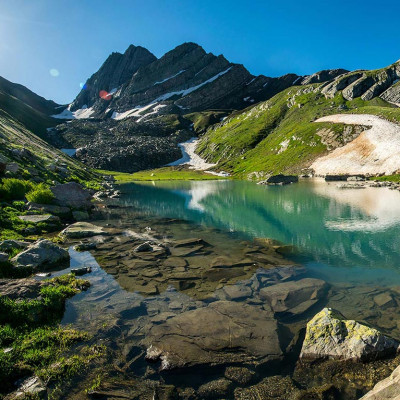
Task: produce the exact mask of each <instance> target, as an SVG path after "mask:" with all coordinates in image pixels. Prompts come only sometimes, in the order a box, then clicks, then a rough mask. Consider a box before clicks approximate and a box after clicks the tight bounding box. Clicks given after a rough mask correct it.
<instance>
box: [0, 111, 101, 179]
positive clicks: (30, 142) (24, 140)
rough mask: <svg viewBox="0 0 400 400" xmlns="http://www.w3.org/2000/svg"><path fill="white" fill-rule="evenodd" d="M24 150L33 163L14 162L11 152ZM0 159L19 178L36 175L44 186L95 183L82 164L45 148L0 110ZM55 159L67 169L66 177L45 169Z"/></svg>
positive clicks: (88, 170) (93, 174)
mask: <svg viewBox="0 0 400 400" xmlns="http://www.w3.org/2000/svg"><path fill="white" fill-rule="evenodd" d="M22 148H25V149H27V150H29V151H30V152H31V153H32V154H33V159H32V160H28V159H20V158H17V157H16V156H15V155H14V154H13V152H12V150H13V149H22ZM0 155H3V156H5V157H6V158H7V159H8V160H9V161H10V162H15V163H18V164H19V165H20V167H21V169H22V170H23V172H22V174H23V178H25V179H29V178H31V177H32V173H33V174H37V175H38V176H39V177H40V178H42V179H43V180H44V181H45V182H49V183H50V182H51V181H58V182H67V181H76V182H81V183H83V184H86V183H87V182H95V181H97V180H98V177H97V176H96V174H95V173H94V171H91V170H90V169H89V168H87V167H86V166H84V165H83V164H82V163H80V162H78V161H77V160H74V159H72V158H70V157H68V156H66V155H65V154H64V153H63V152H61V151H60V150H58V149H56V148H55V147H53V146H51V145H49V144H48V143H46V142H45V141H44V140H42V139H40V138H39V137H38V136H36V135H35V134H33V133H32V132H31V131H29V130H28V129H27V128H25V126H23V125H22V124H21V123H20V122H19V121H17V120H16V119H14V118H12V117H11V116H10V115H9V114H8V113H7V112H5V111H3V110H1V109H0ZM56 159H58V163H59V164H60V163H63V164H65V165H66V168H67V169H68V175H67V176H61V175H60V174H59V173H58V172H57V171H51V170H50V169H49V165H50V164H53V163H54V162H55V160H56Z"/></svg>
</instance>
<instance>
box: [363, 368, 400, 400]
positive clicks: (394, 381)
mask: <svg viewBox="0 0 400 400" xmlns="http://www.w3.org/2000/svg"><path fill="white" fill-rule="evenodd" d="M399 398H400V366H399V367H397V368H396V369H395V370H394V371H393V372H392V374H391V375H390V376H389V377H387V378H386V379H384V380H382V381H380V382H378V383H377V384H376V385H375V387H374V388H373V389H372V390H370V391H369V392H368V393H367V394H366V395H365V396H363V397H362V398H361V399H360V400H398V399H399Z"/></svg>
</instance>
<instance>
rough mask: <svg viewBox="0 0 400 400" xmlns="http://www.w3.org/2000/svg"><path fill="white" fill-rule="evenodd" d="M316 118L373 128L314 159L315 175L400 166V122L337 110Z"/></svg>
mask: <svg viewBox="0 0 400 400" xmlns="http://www.w3.org/2000/svg"><path fill="white" fill-rule="evenodd" d="M315 122H333V123H337V124H349V125H364V126H369V127H370V128H369V129H367V130H365V131H364V132H362V133H361V134H360V135H359V136H358V137H357V138H356V139H354V140H353V141H352V142H350V143H348V144H346V145H345V146H343V147H340V148H337V149H335V150H334V151H332V152H331V153H329V154H328V155H327V156H324V157H320V158H318V159H317V160H315V161H314V163H313V164H312V165H311V168H313V169H314V171H315V174H316V175H327V174H387V175H388V174H392V173H394V172H396V171H398V170H400V125H399V124H395V123H393V122H389V121H386V120H385V119H383V118H379V117H377V116H375V115H369V114H336V115H329V116H326V117H322V118H319V119H318V120H316V121H315Z"/></svg>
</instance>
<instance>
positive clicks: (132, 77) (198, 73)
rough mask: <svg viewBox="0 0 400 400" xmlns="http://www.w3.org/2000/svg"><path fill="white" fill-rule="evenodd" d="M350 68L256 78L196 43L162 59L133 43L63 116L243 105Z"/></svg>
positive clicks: (102, 70) (95, 77)
mask: <svg viewBox="0 0 400 400" xmlns="http://www.w3.org/2000/svg"><path fill="white" fill-rule="evenodd" d="M345 72H347V71H346V70H340V69H338V70H329V71H321V72H319V73H316V74H313V75H310V76H306V77H302V76H298V75H296V74H287V75H284V76H282V77H278V78H270V77H266V76H264V75H259V76H254V75H252V74H250V72H249V71H248V70H247V69H246V68H245V67H244V66H243V65H240V64H234V63H231V62H229V61H228V60H227V59H226V58H225V57H224V56H223V55H219V56H215V55H214V54H212V53H207V52H206V51H205V50H204V49H203V48H202V47H201V46H199V45H197V44H195V43H184V44H182V45H180V46H177V47H176V48H175V49H173V50H171V51H169V52H168V53H166V54H165V55H164V56H162V57H161V58H159V59H157V58H156V57H155V56H154V55H153V54H151V53H150V52H149V51H148V50H146V49H144V48H142V47H135V46H133V45H131V46H130V47H129V48H128V49H127V50H126V52H125V53H124V54H120V53H113V54H111V55H110V56H109V57H108V58H107V60H106V61H105V63H104V64H103V65H102V66H101V68H100V69H99V70H98V71H97V72H96V73H95V74H93V75H92V77H91V78H89V79H88V81H87V82H86V84H85V85H84V87H83V89H82V91H81V92H80V93H79V94H78V96H77V98H76V99H75V100H74V101H73V102H72V103H71V105H70V106H69V107H68V110H67V111H65V112H64V113H62V114H61V115H59V117H60V118H62V117H64V118H74V117H75V118H102V119H104V118H112V119H116V120H120V119H125V118H128V117H130V118H135V119H136V120H139V121H141V120H143V119H144V118H147V117H148V116H149V117H154V116H155V115H158V114H171V113H174V114H186V113H190V112H196V111H204V110H209V109H243V108H246V107H248V106H249V105H251V104H255V103H257V102H259V101H262V100H266V99H268V98H270V97H272V96H273V95H275V94H276V93H278V92H280V91H281V90H283V89H285V88H287V87H289V86H292V85H294V84H308V83H313V82H323V81H326V80H330V79H332V78H334V77H336V76H338V75H340V74H343V73H345Z"/></svg>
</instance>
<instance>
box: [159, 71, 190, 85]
mask: <svg viewBox="0 0 400 400" xmlns="http://www.w3.org/2000/svg"><path fill="white" fill-rule="evenodd" d="M185 71H186V69H182V70H181V71H179V72H178V73H177V74H175V75H172V76H170V77H168V78H165V79H163V80H162V81H159V82H156V83H154V85H153V86H155V85H159V84H161V83H164V82H167V81H169V80H170V79H172V78H175V77H176V76H178V75H180V74H181V73H182V72H185Z"/></svg>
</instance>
